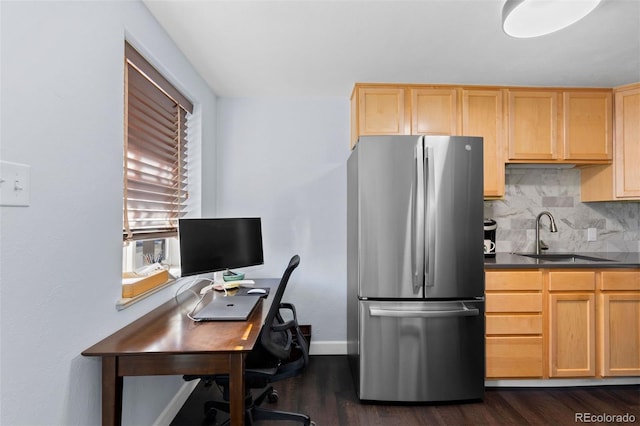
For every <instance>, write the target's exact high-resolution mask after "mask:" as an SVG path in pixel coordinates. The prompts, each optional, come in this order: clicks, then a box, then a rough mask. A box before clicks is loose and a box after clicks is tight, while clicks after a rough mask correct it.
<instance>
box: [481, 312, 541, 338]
mask: <svg viewBox="0 0 640 426" xmlns="http://www.w3.org/2000/svg"><path fill="white" fill-rule="evenodd" d="M485 327H486V330H487V334H493V335H496V334H497V335H505V334H542V315H495V314H490V315H487V318H486V325H485Z"/></svg>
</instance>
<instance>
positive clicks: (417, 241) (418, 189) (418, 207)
mask: <svg viewBox="0 0 640 426" xmlns="http://www.w3.org/2000/svg"><path fill="white" fill-rule="evenodd" d="M414 188H415V192H414V197H413V211H412V224H411V239H412V244H411V267H412V268H411V269H412V271H411V272H412V275H413V276H412V280H413V292H414V294H418V293H420V291H421V290H422V287H423V286H424V267H425V266H424V260H425V248H424V237H425V229H424V228H425V182H424V138H423V137H421V138H420V139H419V140H418V142H417V143H416V150H415V185H414Z"/></svg>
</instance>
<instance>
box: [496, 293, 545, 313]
mask: <svg viewBox="0 0 640 426" xmlns="http://www.w3.org/2000/svg"><path fill="white" fill-rule="evenodd" d="M487 312H542V293H490V294H487Z"/></svg>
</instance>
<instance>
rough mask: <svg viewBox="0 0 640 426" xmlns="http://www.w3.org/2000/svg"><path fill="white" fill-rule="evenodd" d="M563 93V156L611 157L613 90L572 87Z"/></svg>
mask: <svg viewBox="0 0 640 426" xmlns="http://www.w3.org/2000/svg"><path fill="white" fill-rule="evenodd" d="M562 97H563V110H562V112H563V118H564V119H563V129H564V158H565V159H566V160H578V161H580V160H605V161H611V158H612V152H613V143H612V140H613V126H612V111H613V109H612V107H611V91H610V90H606V91H594V92H585V91H572V92H564V93H563V95H562Z"/></svg>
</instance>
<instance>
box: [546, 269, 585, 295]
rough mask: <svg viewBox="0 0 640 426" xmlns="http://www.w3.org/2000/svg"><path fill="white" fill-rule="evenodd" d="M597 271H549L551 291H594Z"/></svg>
mask: <svg viewBox="0 0 640 426" xmlns="http://www.w3.org/2000/svg"><path fill="white" fill-rule="evenodd" d="M595 289H596V273H595V272H593V271H561V272H549V291H560V290H561V291H574V290H581V291H593V290H595Z"/></svg>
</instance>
